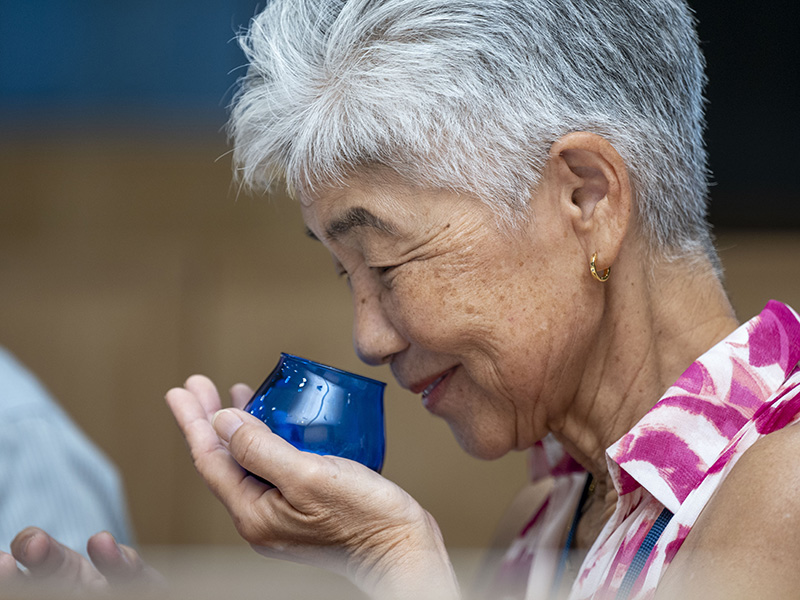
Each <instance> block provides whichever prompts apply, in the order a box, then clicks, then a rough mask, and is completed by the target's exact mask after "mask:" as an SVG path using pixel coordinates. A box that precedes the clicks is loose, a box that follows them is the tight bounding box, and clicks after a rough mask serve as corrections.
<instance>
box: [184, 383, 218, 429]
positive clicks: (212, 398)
mask: <svg viewBox="0 0 800 600" xmlns="http://www.w3.org/2000/svg"><path fill="white" fill-rule="evenodd" d="M183 387H184V388H186V389H187V390H189V391H190V392H191V393H192V394H194V396H195V398H197V400H198V401H199V403H200V406H202V407H203V410H204V411H205V414H206V417H207V418H208V419H209V420H210V419H211V417H213V416H214V413H215V412H217V411H218V410H219V409H220V408H222V403H221V402H220V398H219V393H218V392H217V388H216V386H215V385H214V384H213V383H212V381H211V380H210V379H209V378H208V377H206V376H204V375H192V376H191V377H189V379H187V380H186V383H184V384H183Z"/></svg>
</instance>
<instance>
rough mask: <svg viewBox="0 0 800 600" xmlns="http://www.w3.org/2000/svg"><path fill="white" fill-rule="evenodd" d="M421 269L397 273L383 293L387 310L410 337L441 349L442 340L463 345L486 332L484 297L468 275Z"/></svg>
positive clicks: (430, 346)
mask: <svg viewBox="0 0 800 600" xmlns="http://www.w3.org/2000/svg"><path fill="white" fill-rule="evenodd" d="M419 271H420V272H418V273H412V272H408V273H404V274H403V275H402V276H398V277H397V278H396V280H395V282H394V283H393V286H392V289H391V290H389V291H387V292H385V295H384V298H385V299H384V304H385V306H386V308H387V312H389V313H390V314H391V315H392V317H393V319H394V321H395V324H396V326H397V327H398V329H401V330H402V332H403V333H404V334H405V335H406V336H407V337H408V339H411V340H414V341H415V342H416V343H418V344H420V345H421V346H423V347H426V348H431V349H434V348H435V349H437V350H440V351H441V350H442V348H441V346H442V345H443V344H447V345H452V344H456V345H457V346H458V347H460V346H462V345H463V344H465V343H466V342H467V341H468V340H469V339H480V337H481V336H483V335H485V334H486V331H485V324H486V323H487V319H486V317H485V315H484V314H482V313H483V312H484V310H483V308H482V303H481V302H480V300H481V299H480V298H477V297H476V294H475V292H474V290H472V289H470V286H468V285H467V284H466V283H465V281H464V279H465V278H462V277H460V276H458V275H451V276H447V275H445V272H446V270H445V269H442V270H438V271H436V272H434V273H432V274H430V275H428V274H427V273H425V272H422V269H420V270H419ZM484 304H485V302H484ZM450 350H455V347H450Z"/></svg>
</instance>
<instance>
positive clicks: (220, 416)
mask: <svg viewBox="0 0 800 600" xmlns="http://www.w3.org/2000/svg"><path fill="white" fill-rule="evenodd" d="M211 425H212V427H214V429H215V430H216V432H217V435H218V436H219V437H220V438H222V439H223V440H224V441H226V442H230V441H231V438H232V437H233V434H234V432H235V431H236V430H237V429H239V427H241V426H242V425H244V422H243V421H242V420H241V419H240V418H239V417H238V416H236V414H235V413H234V412H233V411H231V410H230V409H227V408H223V409H222V410H218V411H217V412H216V413H214V417H213V418H212V419H211Z"/></svg>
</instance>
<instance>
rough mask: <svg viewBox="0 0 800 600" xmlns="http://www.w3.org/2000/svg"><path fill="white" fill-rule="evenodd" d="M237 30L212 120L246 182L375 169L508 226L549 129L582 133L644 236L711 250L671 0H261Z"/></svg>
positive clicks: (550, 137)
mask: <svg viewBox="0 0 800 600" xmlns="http://www.w3.org/2000/svg"><path fill="white" fill-rule="evenodd" d="M240 43H241V44H242V47H243V48H244V50H245V53H246V55H247V59H248V62H249V67H248V70H247V74H246V76H244V77H243V78H242V80H241V82H240V87H239V90H238V92H237V94H236V96H235V98H234V101H233V104H232V107H231V120H230V123H229V133H230V135H231V138H232V140H233V146H234V150H233V154H234V164H235V168H236V171H237V173H238V176H239V177H240V179H241V180H242V181H243V182H244V183H245V184H246V185H248V186H252V187H257V188H260V187H269V186H270V185H271V184H272V183H273V182H274V181H276V180H277V179H280V178H285V181H286V184H287V186H288V187H289V189H290V190H293V191H294V192H295V193H297V194H300V195H303V194H310V193H312V192H313V191H314V190H315V188H316V187H317V186H324V185H336V184H338V183H341V182H342V181H343V180H344V179H346V177H347V176H348V175H350V174H352V173H354V172H357V171H358V170H359V169H364V168H368V167H370V166H380V167H384V168H388V169H390V170H391V171H393V172H395V173H396V174H398V175H399V176H401V177H402V178H403V180H406V181H409V182H415V183H416V184H418V185H424V186H431V187H435V188H442V189H449V190H453V191H457V192H468V193H471V194H475V195H477V196H478V197H480V198H481V199H483V200H484V201H487V202H490V203H492V206H494V207H495V210H496V211H497V213H498V215H499V216H500V217H501V218H502V219H503V220H506V221H508V222H512V223H513V222H515V220H516V219H517V217H518V215H520V214H522V213H523V212H524V211H525V209H526V208H527V205H528V203H529V199H530V197H531V195H532V193H533V191H534V189H535V187H536V185H537V183H538V182H539V179H540V176H541V172H542V169H543V167H544V165H545V163H546V161H547V158H548V151H549V148H550V146H551V144H552V143H553V142H554V141H555V140H557V139H559V138H560V137H562V136H563V135H565V134H567V133H569V132H572V131H589V132H594V133H596V134H599V135H601V136H604V137H605V138H607V139H608V140H609V141H610V142H611V143H612V144H613V145H614V147H615V148H616V149H617V151H618V152H619V153H620V155H621V156H622V157H623V159H624V160H625V161H626V164H627V165H628V169H629V173H630V175H631V179H632V182H633V187H634V191H635V194H636V206H637V208H636V210H637V216H638V219H639V222H640V226H641V229H642V232H643V233H644V234H645V236H646V237H647V239H648V240H649V243H650V248H651V249H652V250H657V251H660V253H662V254H664V255H667V256H673V257H676V256H680V255H695V254H696V253H697V252H698V251H705V252H707V253H710V255H712V256H713V253H714V251H713V247H712V245H711V241H710V239H711V236H710V232H709V226H708V224H707V221H706V211H707V195H708V171H707V159H706V151H705V146H704V141H703V133H704V115H703V108H704V99H703V88H704V85H705V74H704V66H705V63H704V59H703V56H702V54H701V52H700V50H699V45H698V40H697V35H696V32H695V22H694V16H693V13H692V12H691V10H690V9H689V8H688V6H687V5H686V3H685V2H684V1H683V0H273V1H272V2H269V3H268V5H267V7H266V8H265V9H264V10H263V11H262V12H261V13H260V14H258V15H257V16H256V17H255V18H254V19H253V20H252V22H251V24H250V27H249V30H248V31H247V32H245V33H243V34H242V35H241V36H240Z"/></svg>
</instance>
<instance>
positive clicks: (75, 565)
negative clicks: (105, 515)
mask: <svg viewBox="0 0 800 600" xmlns="http://www.w3.org/2000/svg"><path fill="white" fill-rule="evenodd" d="M87 551H88V554H89V556H90V557H91V562H90V561H89V560H87V559H86V558H85V557H84V556H82V555H80V554H78V553H77V552H75V551H74V550H71V549H70V548H67V547H66V546H64V545H63V544H61V543H59V542H58V541H56V540H55V539H53V538H52V537H51V536H50V535H48V534H47V533H46V532H45V531H42V530H41V529H38V528H36V527H28V528H27V529H24V530H22V531H21V532H20V533H19V534H18V535H17V537H15V538H14V541H13V542H11V554H7V553H5V552H0V589H2V590H3V592H4V593H11V592H13V593H19V594H22V595H24V596H23V597H30V594H34V593H35V594H47V593H52V594H54V596H53V597H65V596H71V595H75V596H78V595H91V594H92V593H98V594H100V593H105V592H108V591H113V590H123V589H131V588H133V587H135V589H136V590H137V591H141V592H145V591H151V592H152V591H156V590H160V589H162V586H163V579H162V577H161V575H160V574H158V573H157V572H156V571H155V570H154V569H153V568H151V567H149V566H147V565H146V564H145V563H144V562H143V561H142V559H141V557H140V556H139V554H138V553H137V552H136V551H135V550H134V549H133V548H130V547H129V546H125V545H121V544H117V542H116V540H114V537H113V536H112V535H111V534H110V533H108V532H100V533H97V534H95V535H93V536H92V537H91V538H89V541H88V543H87ZM17 562H19V564H21V565H23V567H25V570H22V569H20V568H19V567H18V565H17ZM55 594H57V595H58V596H56V595H55Z"/></svg>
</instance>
